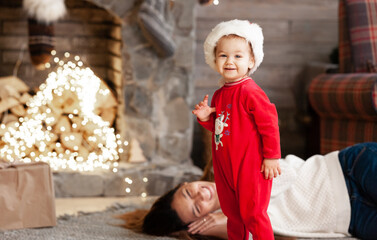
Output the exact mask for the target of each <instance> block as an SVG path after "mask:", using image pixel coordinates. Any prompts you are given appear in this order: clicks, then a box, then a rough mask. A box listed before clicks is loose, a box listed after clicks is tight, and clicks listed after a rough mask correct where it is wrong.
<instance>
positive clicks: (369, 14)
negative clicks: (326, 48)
mask: <svg viewBox="0 0 377 240" xmlns="http://www.w3.org/2000/svg"><path fill="white" fill-rule="evenodd" d="M342 1H344V3H345V12H346V16H347V25H348V31H349V34H350V41H351V54H352V63H353V68H354V69H353V72H368V71H370V70H373V69H374V67H373V66H375V65H376V63H377V61H376V60H377V11H376V6H377V0H342ZM371 66H372V67H371Z"/></svg>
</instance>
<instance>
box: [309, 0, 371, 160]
mask: <svg viewBox="0 0 377 240" xmlns="http://www.w3.org/2000/svg"><path fill="white" fill-rule="evenodd" d="M376 4H377V0H364V1H353V0H339V73H336V74H321V75H319V76H317V77H316V78H314V80H313V81H312V82H311V83H310V86H309V101H310V104H311V106H312V107H313V109H314V110H315V112H316V113H317V114H318V116H319V119H320V123H319V124H320V153H321V154H326V153H328V152H331V151H334V150H339V149H342V148H344V147H347V146H350V145H353V144H355V143H360V142H368V141H374V142H377V67H376V63H377V30H376V29H377V12H376V10H375V6H376Z"/></svg>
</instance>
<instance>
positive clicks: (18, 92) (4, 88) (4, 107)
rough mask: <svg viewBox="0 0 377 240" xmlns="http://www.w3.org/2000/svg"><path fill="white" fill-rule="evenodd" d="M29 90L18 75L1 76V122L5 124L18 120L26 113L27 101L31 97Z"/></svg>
mask: <svg viewBox="0 0 377 240" xmlns="http://www.w3.org/2000/svg"><path fill="white" fill-rule="evenodd" d="M29 90H30V89H29V87H28V86H27V85H26V84H25V83H24V82H23V81H22V80H20V79H19V78H17V77H13V76H11V77H1V78H0V122H1V123H2V124H4V125H3V126H5V125H9V124H10V123H12V122H18V118H19V117H23V116H25V115H26V110H25V108H26V102H27V101H28V100H29V99H30V98H31V95H30V94H29ZM2 128H4V127H2Z"/></svg>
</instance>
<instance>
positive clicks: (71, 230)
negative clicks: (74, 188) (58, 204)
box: [0, 204, 175, 240]
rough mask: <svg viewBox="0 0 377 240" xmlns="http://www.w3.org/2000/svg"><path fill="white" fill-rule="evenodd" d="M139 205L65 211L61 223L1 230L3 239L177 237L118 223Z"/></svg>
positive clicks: (163, 239) (167, 239)
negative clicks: (156, 235)
mask: <svg viewBox="0 0 377 240" xmlns="http://www.w3.org/2000/svg"><path fill="white" fill-rule="evenodd" d="M136 207H137V206H125V205H122V204H114V205H113V206H112V207H110V208H108V209H107V210H106V211H102V212H94V213H84V212H80V213H79V214H78V215H64V216H61V217H59V218H58V223H57V226H55V227H50V228H38V229H21V230H11V231H0V239H1V240H97V239H98V240H100V239H101V240H102V239H103V240H105V239H106V240H125V239H130V240H144V239H146V240H147V239H157V240H173V239H175V238H170V237H153V236H148V235H144V234H138V233H135V232H133V231H130V230H127V229H124V228H121V227H118V226H114V225H116V224H120V223H121V222H122V221H121V220H119V219H115V218H113V216H114V215H119V214H122V213H124V212H128V211H132V210H134V209H135V208H136Z"/></svg>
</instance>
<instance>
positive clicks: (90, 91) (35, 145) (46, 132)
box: [0, 52, 128, 172]
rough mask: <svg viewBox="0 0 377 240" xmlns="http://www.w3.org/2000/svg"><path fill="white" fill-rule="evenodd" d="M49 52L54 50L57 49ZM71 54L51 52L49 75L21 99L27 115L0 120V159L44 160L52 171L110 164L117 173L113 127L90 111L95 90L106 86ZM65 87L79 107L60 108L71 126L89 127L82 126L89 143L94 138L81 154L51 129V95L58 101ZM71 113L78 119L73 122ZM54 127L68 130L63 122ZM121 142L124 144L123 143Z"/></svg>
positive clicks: (101, 91)
mask: <svg viewBox="0 0 377 240" xmlns="http://www.w3.org/2000/svg"><path fill="white" fill-rule="evenodd" d="M52 54H53V55H55V54H56V52H53V53H52ZM65 57H66V58H68V57H70V54H69V53H65ZM74 59H75V60H72V61H68V62H65V61H63V60H61V59H59V58H58V57H54V62H55V63H57V64H58V65H59V66H58V68H57V70H56V71H54V72H51V73H50V74H49V75H48V77H47V79H46V82H45V83H44V84H42V85H41V86H40V88H39V91H38V92H37V93H36V94H35V95H34V97H32V98H31V99H30V100H29V101H28V102H27V103H26V105H27V107H28V109H27V115H26V116H24V117H23V118H20V119H19V122H16V123H13V124H11V125H7V126H6V125H4V124H1V129H3V130H4V131H5V134H4V135H3V138H2V140H3V141H4V142H5V143H6V144H5V145H4V146H3V147H2V148H1V149H0V156H1V157H2V158H5V159H7V160H8V161H10V162H13V161H15V160H21V161H24V162H38V161H42V162H47V163H49V164H50V166H51V168H52V169H53V170H62V169H71V170H74V171H93V170H94V169H96V168H102V169H111V168H112V171H113V172H117V168H116V166H118V165H117V164H115V165H114V163H116V161H117V160H119V154H118V153H119V150H121V152H123V149H122V144H121V143H122V141H120V144H119V143H118V142H119V139H120V136H118V135H117V136H116V135H115V130H114V128H111V127H110V126H109V123H108V122H106V121H104V120H102V118H101V117H100V116H98V115H96V114H95V113H94V108H95V102H96V95H97V93H99V94H102V95H106V94H109V93H110V91H109V90H108V89H106V90H104V89H101V88H100V84H101V79H99V78H98V77H97V76H96V75H95V74H94V73H93V71H92V70H91V69H90V68H88V67H86V68H84V67H82V66H83V62H82V61H80V57H79V56H75V57H74ZM65 92H70V93H69V94H72V93H74V94H75V96H76V97H77V99H78V100H79V106H80V108H81V109H80V111H79V110H78V109H74V110H72V111H71V112H69V113H67V112H65V114H68V118H67V119H69V120H70V121H72V123H71V126H70V127H72V128H73V129H76V128H78V127H79V126H80V124H81V125H82V126H88V127H86V128H85V138H86V139H87V142H88V144H90V142H92V143H93V144H90V146H96V147H94V148H93V149H92V151H91V152H90V153H86V155H85V154H84V155H83V154H82V153H81V151H80V148H84V147H83V146H81V145H80V146H81V147H79V146H73V148H72V149H71V150H69V149H68V148H67V147H64V146H63V145H64V142H61V140H59V134H57V133H54V132H53V131H52V130H53V129H54V127H55V124H56V123H57V121H58V119H55V116H57V115H58V116H59V115H61V112H59V110H57V107H56V106H55V105H54V104H55V102H54V100H55V101H57V100H59V98H61V97H62V96H63V95H64V93H65ZM62 107H64V103H63V105H62ZM64 110H65V109H64ZM75 118H76V120H77V119H82V121H75V122H74V120H75ZM89 129H90V130H92V131H90V130H89ZM59 130H60V131H61V132H67V129H66V127H64V126H61V127H60V129H59ZM56 132H59V131H56ZM83 138H84V137H83ZM62 140H64V141H67V142H73V141H74V140H75V136H74V135H70V136H66V137H65V138H64V139H62ZM127 143H128V142H127ZM80 144H81V143H80ZM124 145H125V146H127V145H128V144H127V145H126V144H125V142H124ZM83 152H85V151H83ZM84 160H85V161H84Z"/></svg>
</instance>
